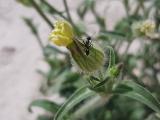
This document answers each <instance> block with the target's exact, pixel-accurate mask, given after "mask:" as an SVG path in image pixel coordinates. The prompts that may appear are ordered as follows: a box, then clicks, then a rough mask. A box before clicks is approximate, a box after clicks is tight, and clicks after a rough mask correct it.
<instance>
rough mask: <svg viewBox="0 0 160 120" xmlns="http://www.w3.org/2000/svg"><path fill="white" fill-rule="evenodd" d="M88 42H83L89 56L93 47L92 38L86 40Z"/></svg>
mask: <svg viewBox="0 0 160 120" xmlns="http://www.w3.org/2000/svg"><path fill="white" fill-rule="evenodd" d="M86 39H87V40H86V41H83V44H84V47H85V48H84V51H85V54H86V55H87V56H88V55H89V53H90V47H91V46H92V39H91V37H90V36H88V37H87V38H86Z"/></svg>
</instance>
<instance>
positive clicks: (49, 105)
mask: <svg viewBox="0 0 160 120" xmlns="http://www.w3.org/2000/svg"><path fill="white" fill-rule="evenodd" d="M32 107H41V108H43V109H45V110H47V111H49V112H51V113H55V112H57V111H58V108H59V107H60V106H59V105H57V104H56V103H54V102H52V101H49V100H35V101H33V102H32V103H31V104H30V105H29V107H28V110H29V111H30V112H32V109H31V108H32Z"/></svg>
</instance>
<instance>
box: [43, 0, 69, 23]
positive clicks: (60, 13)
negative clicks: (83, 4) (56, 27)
mask: <svg viewBox="0 0 160 120" xmlns="http://www.w3.org/2000/svg"><path fill="white" fill-rule="evenodd" d="M41 1H42V2H43V3H44V4H46V5H47V6H48V7H49V8H50V9H51V10H52V11H54V12H55V13H56V14H58V15H59V16H60V17H62V18H64V19H65V20H68V19H67V18H66V17H65V16H64V15H62V12H60V11H58V10H57V9H55V8H54V7H53V6H52V5H50V4H49V3H48V2H47V1H46V0H41Z"/></svg>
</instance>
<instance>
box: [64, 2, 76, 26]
mask: <svg viewBox="0 0 160 120" xmlns="http://www.w3.org/2000/svg"><path fill="white" fill-rule="evenodd" d="M63 4H64V7H65V10H66V13H67V16H68V20H69V22H70V23H71V24H72V25H74V23H73V21H72V18H71V15H70V13H69V9H68V5H67V1H66V0H63Z"/></svg>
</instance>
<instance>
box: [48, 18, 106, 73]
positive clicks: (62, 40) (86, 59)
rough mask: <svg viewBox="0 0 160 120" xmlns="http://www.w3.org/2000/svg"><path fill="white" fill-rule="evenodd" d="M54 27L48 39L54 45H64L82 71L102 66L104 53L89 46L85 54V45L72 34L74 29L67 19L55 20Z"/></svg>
mask: <svg viewBox="0 0 160 120" xmlns="http://www.w3.org/2000/svg"><path fill="white" fill-rule="evenodd" d="M54 27H55V28H54V30H53V31H52V32H51V34H50V36H49V39H50V41H51V42H53V43H54V44H55V45H58V46H64V47H66V48H67V49H68V50H69V51H70V52H71V55H72V58H73V59H74V61H75V62H76V64H77V66H78V67H79V68H80V69H81V70H82V71H83V72H87V73H88V72H94V71H96V70H99V69H100V68H101V67H102V66H103V64H104V53H103V52H102V51H101V50H98V49H97V48H95V47H93V46H91V47H90V48H89V51H90V53H89V55H86V53H85V49H86V48H85V47H86V46H85V45H84V44H83V42H81V41H80V40H79V39H78V38H77V37H76V36H75V35H74V30H73V28H72V26H71V25H70V24H69V23H68V22H67V21H64V20H60V21H57V22H56V23H55V24H54Z"/></svg>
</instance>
